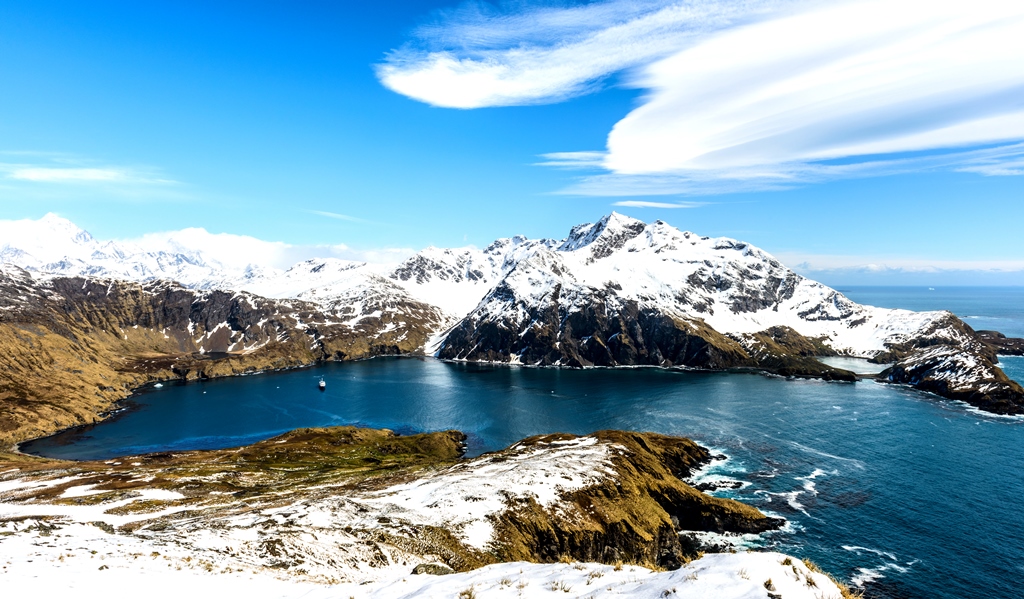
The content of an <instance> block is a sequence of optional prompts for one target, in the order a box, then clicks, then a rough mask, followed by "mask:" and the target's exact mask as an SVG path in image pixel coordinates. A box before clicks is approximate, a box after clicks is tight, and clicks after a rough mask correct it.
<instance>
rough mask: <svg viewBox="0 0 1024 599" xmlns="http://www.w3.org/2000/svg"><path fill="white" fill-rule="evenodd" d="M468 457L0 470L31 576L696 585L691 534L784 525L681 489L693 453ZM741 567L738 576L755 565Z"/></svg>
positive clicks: (396, 449)
mask: <svg viewBox="0 0 1024 599" xmlns="http://www.w3.org/2000/svg"><path fill="white" fill-rule="evenodd" d="M463 440H464V436H463V435H462V434H461V433H459V432H456V431H447V432H439V433H428V434H420V435H412V436H397V435H395V434H394V433H391V432H390V431H386V430H368V429H356V428H351V427H340V428H327V429H302V430H296V431H293V432H291V433H288V434H285V435H282V436H280V437H276V438H273V439H268V440H266V441H263V442H260V443H256V444H253V445H250V446H247V447H241V448H237V449H227V450H215V451H188V452H173V453H159V454H148V455H141V456H127V457H124V458H119V459H116V460H109V461H106V462H74V463H71V462H59V461H53V460H44V459H35V458H27V457H22V458H18V459H17V460H14V461H10V460H9V461H6V462H2V463H0V547H12V546H14V545H16V544H20V545H19V546H21V545H25V546H26V547H30V551H32V553H31V557H33V558H34V560H29V562H33V563H34V561H40V562H43V563H44V564H45V565H47V567H49V568H51V569H52V571H55V572H56V571H60V570H61V569H66V570H68V571H71V570H75V571H78V570H91V571H95V568H96V567H97V564H100V570H101V571H102V570H104V569H108V568H115V569H119V570H128V571H135V570H137V569H139V568H142V569H144V570H145V569H146V568H149V569H152V567H153V564H154V563H156V564H157V565H158V566H162V567H164V568H167V569H173V571H181V570H183V569H184V570H186V571H197V570H198V571H200V572H213V573H218V574H220V575H222V576H225V577H226V578H232V579H234V578H237V577H238V575H239V574H240V573H245V575H246V577H247V578H249V579H250V580H251V579H252V577H253V576H256V577H257V578H260V577H263V578H267V579H274V578H276V579H283V580H288V581H292V582H298V583H303V584H306V583H313V584H315V585H322V584H331V585H339V584H341V585H346V584H348V585H353V588H356V589H358V588H361V587H360V585H366V584H377V585H378V587H379V585H380V584H381V583H385V582H388V581H391V582H392V583H393V581H396V580H399V579H401V578H403V577H408V576H409V575H410V574H413V573H416V574H420V573H423V574H435V575H436V574H451V573H456V572H469V571H476V570H477V569H479V568H482V567H485V566H489V565H495V564H502V563H508V562H520V563H519V564H518V565H517V568H518V569H519V570H520V574H522V573H523V569H524V568H525V569H526V570H527V574H526V578H527V579H530V578H531V576H533V574H532V571H531V570H530V568H536V566H531V565H530V564H523V563H522V562H530V563H531V564H543V563H548V564H563V565H564V564H574V563H575V564H578V565H579V567H577V570H585V569H589V570H593V571H598V572H600V574H597V575H595V576H594V577H592V578H591V579H590V580H588V581H587V583H586V584H588V585H589V584H590V582H593V579H594V578H597V577H600V576H602V575H604V571H605V569H607V570H608V573H610V572H612V571H615V572H617V571H619V570H620V569H622V567H623V565H624V564H626V565H630V564H631V565H633V566H636V567H640V570H636V569H635V568H631V571H633V572H640V573H641V574H642V573H643V572H648V573H649V572H650V571H651V570H654V571H662V570H666V569H667V570H677V569H679V568H681V567H683V566H685V565H687V564H693V565H694V567H696V565H697V564H698V563H699V561H700V559H699V558H700V557H701V554H700V553H698V548H695V547H692V546H689V545H683V544H681V543H680V533H682V532H687V531H705V532H715V533H723V534H729V533H733V534H750V533H760V532H764V531H768V530H772V529H775V528H778V527H779V526H780V525H782V524H783V521H782V520H780V519H777V518H772V517H769V516H766V515H765V514H763V513H761V512H759V511H758V510H756V509H754V508H752V507H749V506H747V505H744V504H742V503H739V502H736V501H733V500H729V499H722V498H717V497H712V496H709V495H706V494H704V493H702V492H700V491H698V490H696V489H694V488H692V487H690V486H689V485H687V484H686V483H685V482H683V480H682V479H683V478H685V477H688V476H690V475H691V474H692V473H693V472H694V471H695V470H696V469H698V468H700V467H701V466H703V465H704V464H706V463H707V462H708V461H709V460H710V454H709V453H708V451H707V450H706V449H704V448H702V447H700V446H698V445H696V444H695V443H693V442H691V441H689V440H687V439H682V438H676V437H667V436H664V435H657V434H650V433H627V432H620V431H602V432H598V433H594V434H592V435H586V436H582V437H577V436H573V435H564V434H555V435H545V436H538V437H531V438H529V439H525V440H523V441H521V442H519V443H517V444H515V445H513V446H511V447H509V448H507V449H505V450H502V451H498V452H494V453H489V454H485V455H482V456H480V457H478V458H473V459H469V460H465V459H459V458H460V456H461V454H462V451H463V443H462V442H463ZM83 543H84V544H85V547H87V548H88V551H86V550H83V549H81V547H82V545H83ZM11 555H12V556H13V555H14V554H13V553H12V554H11ZM97 555H98V556H99V559H98V560H97V559H96V556H97ZM751 555H753V554H751ZM767 555H772V556H774V555H775V554H767ZM749 559H750V560H752V561H751V563H752V564H753V563H754V562H757V563H758V564H760V561H758V560H761V561H763V558H762V557H751V558H749ZM772 559H775V562H774V563H777V564H779V565H782V566H784V567H783V568H780V569H779V572H789V571H790V570H793V572H795V573H796V574H795V575H796V580H797V581H800V582H802V583H804V584H805V586H807V587H808V588H810V587H812V585H811V583H806V580H807V579H812V580H814V579H815V577H816V576H820V580H815V581H814V585H815V586H814V590H816V591H818V592H819V593H821V592H825V591H828V590H829V589H832V590H833V591H834V592H833V593H831V594H826V595H825V596H832V597H839V595H840V592H841V591H840V589H839V587H837V586H836V585H835V584H834V583H833V582H832V581H831V579H829V578H828V577H827V576H825V575H822V574H820V573H818V572H817V571H815V570H813V569H807V567H806V566H804V564H802V563H800V562H798V561H795V560H790V559H788V558H785V556H778V557H777V558H776V557H773V558H772ZM694 560H697V561H694ZM735 561H737V564H738V565H737V566H735V567H734V569H735V570H736V571H739V568H741V567H744V564H745V563H746V562H745V560H744V559H743V558H737V560H735ZM783 561H785V562H786V563H785V564H783ZM583 562H585V563H586V564H583ZM741 562H742V563H741ZM793 563H796V564H799V568H795V567H792V568H791V567H790V566H791V564H793ZM600 564H607V565H608V567H607V568H602V567H601V566H600ZM22 566H23V567H24V568H27V569H31V568H36V567H38V565H37V566H28V565H27V564H24V565H23V564H19V565H18V566H17V567H14V569H13V570H10V571H5V572H4V576H9V575H15V576H16V575H18V573H19V572H20V571H21V570H20V569H19V567H22ZM797 570H799V571H797ZM481 575H482V574H473V573H470V576H475V577H479V576H481ZM730 576H731V577H732V578H736V576H735V572H730ZM787 576H789V577H790V578H792V577H793V576H794V574H793V573H789V574H787ZM111 577H112V578H115V575H114V574H111ZM634 579H635V577H634ZM695 580H696V579H693V580H691V581H690V582H695ZM607 582H611V581H610V580H609V581H600V582H599V584H602V585H603V584H606V583H607ZM737 582H739V583H741V584H742V581H741V580H738V581H737ZM755 582H757V583H758V584H760V582H761V581H755ZM461 584H465V583H461ZM677 584H679V585H685V584H687V581H686V580H685V579H683V578H682V577H680V580H679V581H678V582H677ZM818 585H820V586H818ZM496 586H506V587H507V586H510V583H505V584H504V585H496ZM334 588H338V587H334ZM368 588H376V587H368ZM695 588H696V587H695ZM365 590H366V589H363V591H360V592H359V593H358V594H359V596H368V595H367V594H366V593H365ZM579 591H584V589H579ZM565 592H569V591H568V590H566V591H565ZM370 594H373V595H374V596H376V592H374V593H370ZM737 596H738V595H737ZM809 596H810V595H809Z"/></svg>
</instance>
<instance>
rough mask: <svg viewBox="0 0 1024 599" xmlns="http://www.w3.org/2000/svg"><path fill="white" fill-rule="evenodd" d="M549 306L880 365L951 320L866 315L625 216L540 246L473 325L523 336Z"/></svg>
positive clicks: (748, 255)
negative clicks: (764, 338)
mask: <svg viewBox="0 0 1024 599" xmlns="http://www.w3.org/2000/svg"><path fill="white" fill-rule="evenodd" d="M549 305H553V306H556V307H557V311H558V313H559V314H560V315H561V317H562V318H563V319H564V318H565V317H566V316H570V315H573V314H578V313H583V312H585V311H587V310H588V309H590V308H592V307H593V306H595V305H602V306H604V307H605V308H606V310H608V311H610V312H612V313H614V312H619V311H622V310H625V309H627V307H630V308H631V309H632V308H633V307H635V309H638V310H641V311H650V312H655V313H658V314H662V315H665V316H668V317H671V318H678V319H683V320H689V321H696V320H699V321H702V322H703V323H706V324H707V325H708V326H710V327H711V328H713V329H714V330H715V331H718V332H719V333H724V334H732V335H742V334H748V333H756V332H759V331H764V330H766V329H768V328H770V327H775V326H787V327H790V328H792V329H794V330H796V331H798V332H799V333H801V334H802V335H805V336H807V337H814V338H817V337H821V338H824V341H825V342H826V343H827V344H828V345H830V346H831V347H833V348H834V349H835V350H837V351H839V352H841V353H845V354H849V355H858V356H872V355H875V354H877V353H879V352H881V351H883V350H884V349H885V346H886V343H894V342H902V341H903V340H905V339H906V338H908V337H910V336H912V335H913V334H915V332H917V331H919V330H921V329H923V328H924V327H926V326H927V325H929V324H930V323H932V322H934V321H936V320H937V319H940V318H943V317H945V316H947V315H948V314H947V313H945V312H910V311H907V310H887V309H881V308H872V307H868V306H861V305H859V304H857V303H855V302H853V301H851V300H850V299H848V298H846V297H845V296H843V295H842V294H841V293H839V292H837V291H835V290H833V289H831V288H829V287H826V286H824V285H822V284H820V283H817V282H814V281H811V280H809V279H806V278H804V277H802V276H800V275H798V274H796V273H795V272H793V271H792V270H790V269H788V268H786V267H785V266H783V265H782V264H781V263H780V262H779V261H778V260H776V259H775V258H773V257H772V256H771V255H770V254H768V253H766V252H764V251H762V250H760V249H758V248H756V247H754V246H751V245H749V244H747V243H743V242H739V241H736V240H733V239H728V238H709V237H701V236H698V235H696V234H694V233H690V232H682V231H679V230H678V229H676V228H674V227H671V226H670V225H668V224H666V223H664V222H661V221H657V222H655V223H652V224H645V223H643V222H641V221H638V220H635V219H631V218H628V217H625V216H622V215H619V214H616V213H612V214H611V215H608V216H606V217H605V218H603V219H601V220H600V221H599V222H597V223H594V224H588V225H581V226H578V227H575V228H574V229H573V230H572V231H571V233H570V235H569V236H568V237H567V238H566V239H565V240H564V241H562V242H561V243H560V244H559V245H557V246H555V247H552V246H551V245H539V246H535V247H534V248H533V251H532V252H530V253H529V254H528V255H526V256H523V257H521V258H520V259H519V260H518V261H517V262H516V264H515V267H514V268H511V269H509V270H508V273H507V274H506V275H505V276H504V277H503V278H502V279H501V280H500V281H499V282H498V284H497V285H495V287H494V289H493V290H491V292H490V293H489V294H488V295H487V296H485V297H484V298H483V300H482V301H481V303H480V304H479V305H478V306H477V307H476V308H475V309H474V310H473V311H472V312H471V313H470V314H469V315H468V320H469V321H472V322H473V323H475V326H477V327H478V328H479V327H480V326H484V325H485V324H493V325H494V326H497V327H499V328H506V329H511V330H513V332H514V334H516V335H519V336H522V335H525V334H526V333H527V330H528V328H529V327H532V326H537V325H538V322H537V318H536V317H537V314H536V310H537V308H538V307H539V306H549ZM608 316H614V314H609V315H608ZM586 333H589V332H584V334H586Z"/></svg>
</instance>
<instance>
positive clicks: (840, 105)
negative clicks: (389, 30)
mask: <svg viewBox="0 0 1024 599" xmlns="http://www.w3.org/2000/svg"><path fill="white" fill-rule="evenodd" d="M636 4H637V3H633V2H623V1H619V0H610V1H606V2H595V3H590V4H586V5H583V6H580V7H570V8H564V7H563V8H552V7H550V6H547V7H532V8H531V7H529V5H527V8H522V6H523V5H521V4H518V5H515V6H516V7H517V11H513V12H508V11H506V12H494V11H492V12H485V11H482V10H479V9H475V10H474V9H472V8H464V9H462V10H460V11H455V12H454V13H450V14H448V15H442V16H441V17H440V23H441V24H442V25H446V26H447V28H445V27H442V26H441V25H433V26H430V27H425V28H422V29H421V30H420V31H419V32H418V38H417V41H416V42H417V43H418V44H419V45H418V46H411V47H407V48H403V49H401V50H399V51H396V52H394V53H392V54H390V55H389V56H388V57H387V59H386V61H385V62H384V63H383V64H382V65H380V66H379V67H378V76H379V77H380V79H381V81H382V83H383V84H384V85H385V86H387V87H389V88H390V89H392V90H394V91H396V92H398V93H401V94H404V95H407V96H409V97H411V98H414V99H417V100H420V101H423V102H427V103H430V104H433V105H436V106H447V107H455V108H477V107H483V106H506V105H513V104H532V103H543V102H556V101H562V100H565V99H567V98H570V97H572V96H575V95H579V94H582V93H587V92H590V91H592V90H594V89H596V88H597V86H599V85H600V82H601V81H602V80H603V79H604V78H606V77H608V76H609V75H612V74H614V73H617V72H623V73H624V74H625V77H624V78H625V80H626V81H627V82H628V85H631V86H634V87H636V88H639V89H643V90H646V94H645V95H644V96H643V98H642V102H641V105H640V106H638V107H637V108H636V109H634V110H633V111H631V112H630V113H628V114H627V115H624V117H623V118H622V119H621V120H620V121H619V122H618V123H616V124H615V126H614V127H613V128H612V130H611V131H610V132H609V134H608V138H607V143H606V148H605V149H604V150H603V151H589V152H557V153H552V154H548V155H545V156H544V158H545V162H542V164H545V165H548V166H554V167H559V168H579V169H585V170H590V171H593V172H592V174H590V175H588V176H585V177H582V178H581V179H580V180H578V181H577V183H576V184H575V185H573V186H571V187H570V188H569V189H567V190H564V191H565V192H566V193H577V194H585V195H609V196H612V195H644V194H650V195H658V194H687V193H690V194H703V193H719V192H727V191H737V190H757V189H772V188H780V187H787V186H792V185H795V184H800V183H806V182H813V181H819V180H828V179H836V178H844V177H856V176H875V175H879V174H886V173H891V172H903V171H905V170H908V169H909V170H913V169H921V168H941V169H947V170H958V171H966V172H975V173H979V174H983V175H989V176H998V175H1020V174H1024V151H1022V150H1021V148H1020V146H1019V144H1017V143H1016V142H1019V141H1021V140H1024V69H1022V68H1021V67H1020V65H1021V64H1024V3H1022V2H1017V1H1006V0H975V1H973V2H963V1H961V0H927V1H926V0H885V1H880V0H844V1H835V2H818V1H813V0H809V1H793V2H742V3H733V2H728V3H726V2H715V1H700V0H693V1H690V2H673V3H667V2H660V3H653V4H651V3H647V4H643V6H642V8H637V6H636ZM470 6H471V7H472V6H475V5H470ZM410 48H413V49H410ZM992 146H996V149H997V151H996V152H994V153H990V155H988V156H987V157H984V158H983V159H982V158H979V156H978V155H977V154H976V148H982V147H986V148H991V147H992ZM931 154H934V155H931Z"/></svg>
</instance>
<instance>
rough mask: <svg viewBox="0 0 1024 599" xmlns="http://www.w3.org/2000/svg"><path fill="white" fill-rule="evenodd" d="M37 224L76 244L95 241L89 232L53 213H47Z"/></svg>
mask: <svg viewBox="0 0 1024 599" xmlns="http://www.w3.org/2000/svg"><path fill="white" fill-rule="evenodd" d="M36 222H37V223H39V224H40V225H41V226H42V227H43V228H45V229H46V230H48V231H52V232H53V233H55V234H57V235H60V236H62V237H67V238H68V239H71V240H72V241H75V242H76V243H89V242H90V241H92V239H93V238H92V235H90V234H89V232H88V231H86V230H85V229H82V228H81V227H79V226H78V225H76V224H75V223H73V222H71V221H69V220H68V219H66V218H64V217H63V216H60V215H58V214H55V213H53V212H47V213H46V214H44V215H43V217H42V218H40V219H39V220H38V221H36Z"/></svg>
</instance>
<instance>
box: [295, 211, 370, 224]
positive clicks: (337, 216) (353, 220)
mask: <svg viewBox="0 0 1024 599" xmlns="http://www.w3.org/2000/svg"><path fill="white" fill-rule="evenodd" d="M306 212H308V213H309V214H315V215H317V216H323V217H326V218H333V219H335V220H343V221H347V222H350V223H367V222H370V221H367V220H365V219H362V218H356V217H355V216H349V215H347V214H338V213H337V212H327V211H326V210H306Z"/></svg>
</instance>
